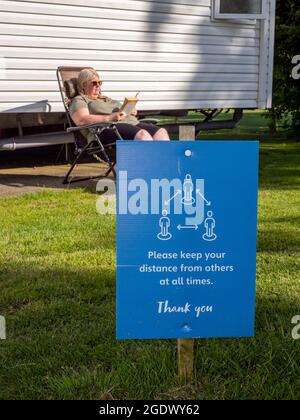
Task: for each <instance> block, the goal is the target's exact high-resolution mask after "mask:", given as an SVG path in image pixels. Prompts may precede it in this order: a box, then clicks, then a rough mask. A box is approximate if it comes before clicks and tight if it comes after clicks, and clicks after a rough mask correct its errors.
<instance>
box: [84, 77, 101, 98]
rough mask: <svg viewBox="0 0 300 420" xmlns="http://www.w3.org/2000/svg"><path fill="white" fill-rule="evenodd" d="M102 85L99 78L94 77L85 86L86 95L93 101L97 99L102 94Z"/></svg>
mask: <svg viewBox="0 0 300 420" xmlns="http://www.w3.org/2000/svg"><path fill="white" fill-rule="evenodd" d="M101 85H102V82H101V81H100V79H99V76H96V75H94V76H93V77H92V78H91V79H90V80H89V81H88V82H87V84H86V86H85V94H86V95H87V96H88V97H89V98H91V99H97V98H98V96H99V95H100V93H101Z"/></svg>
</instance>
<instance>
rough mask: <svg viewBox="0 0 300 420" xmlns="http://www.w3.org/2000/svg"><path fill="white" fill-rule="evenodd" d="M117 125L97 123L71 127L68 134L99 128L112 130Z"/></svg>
mask: <svg viewBox="0 0 300 420" xmlns="http://www.w3.org/2000/svg"><path fill="white" fill-rule="evenodd" d="M114 125H115V124H113V123H96V124H89V125H81V126H79V127H69V128H67V133H73V132H76V131H81V130H86V129H88V130H89V129H93V128H94V129H97V128H112V127H113V126H114Z"/></svg>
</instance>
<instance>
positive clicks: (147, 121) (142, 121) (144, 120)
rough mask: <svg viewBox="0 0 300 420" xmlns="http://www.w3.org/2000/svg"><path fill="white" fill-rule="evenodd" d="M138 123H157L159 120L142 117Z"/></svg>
mask: <svg viewBox="0 0 300 420" xmlns="http://www.w3.org/2000/svg"><path fill="white" fill-rule="evenodd" d="M139 122H140V123H146V124H155V125H157V124H158V123H159V120H158V119H156V118H143V119H142V120H139Z"/></svg>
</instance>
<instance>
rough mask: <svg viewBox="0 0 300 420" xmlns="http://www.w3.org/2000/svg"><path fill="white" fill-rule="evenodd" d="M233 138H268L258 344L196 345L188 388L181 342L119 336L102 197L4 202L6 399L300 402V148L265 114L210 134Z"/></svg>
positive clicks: (1, 372) (79, 194)
mask: <svg viewBox="0 0 300 420" xmlns="http://www.w3.org/2000/svg"><path fill="white" fill-rule="evenodd" d="M225 136H226V138H228V139H229V138H236V139H238V138H244V139H249V138H250V139H252V138H253V139H254V138H261V139H262V142H261V153H260V155H261V160H260V190H259V235H258V260H257V263H258V265H257V315H256V336H255V338H254V339H222V340H221V339H218V340H197V342H196V349H195V357H196V361H195V365H196V366H195V378H194V383H193V384H190V385H182V384H180V383H179V381H178V378H177V367H176V341H175V340H158V341H125V342H118V341H117V340H116V339H115V235H114V231H115V219H114V217H112V216H105V217H103V216H99V215H98V214H97V213H96V208H95V205H96V196H95V194H92V193H90V192H86V191H84V190H70V191H62V192H42V193H37V194H30V195H24V196H21V197H17V198H0V218H1V233H0V287H1V299H0V315H4V316H5V317H6V321H7V340H5V341H4V340H2V341H0V399H113V398H114V399H170V400H171V399H199V400H202V399H300V340H298V341H294V340H293V339H292V335H291V331H292V324H291V320H292V318H293V317H294V316H295V315H297V314H300V299H299V298H300V281H299V280H300V274H299V273H300V264H299V250H300V246H299V226H300V159H299V153H300V143H299V142H298V143H297V142H296V141H288V140H287V139H285V136H284V133H281V134H280V136H279V137H278V138H277V139H274V140H272V141H270V140H268V138H267V127H266V121H265V120H264V119H263V118H262V117H261V115H260V114H259V113H255V112H248V113H246V117H245V120H244V122H243V124H242V125H241V127H240V128H239V129H237V130H234V131H232V132H223V133H221V132H219V133H209V135H205V136H204V135H203V137H201V138H208V139H212V138H225Z"/></svg>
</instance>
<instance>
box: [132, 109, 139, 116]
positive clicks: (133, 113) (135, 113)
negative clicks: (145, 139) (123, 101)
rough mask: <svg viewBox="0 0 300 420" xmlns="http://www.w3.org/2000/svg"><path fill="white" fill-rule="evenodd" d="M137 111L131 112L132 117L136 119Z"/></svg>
mask: <svg viewBox="0 0 300 420" xmlns="http://www.w3.org/2000/svg"><path fill="white" fill-rule="evenodd" d="M137 113H138V112H137V110H136V109H135V108H134V109H133V110H132V111H131V112H130V115H133V116H134V117H136V116H137Z"/></svg>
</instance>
